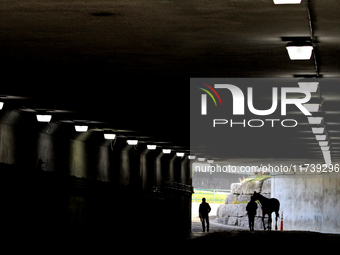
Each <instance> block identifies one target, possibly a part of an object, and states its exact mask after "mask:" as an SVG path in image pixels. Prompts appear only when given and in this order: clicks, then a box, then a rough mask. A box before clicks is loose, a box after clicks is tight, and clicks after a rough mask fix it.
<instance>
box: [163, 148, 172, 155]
mask: <svg viewBox="0 0 340 255" xmlns="http://www.w3.org/2000/svg"><path fill="white" fill-rule="evenodd" d="M162 152H163V153H164V154H170V153H171V149H163V150H162Z"/></svg>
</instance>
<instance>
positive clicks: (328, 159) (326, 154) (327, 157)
mask: <svg viewBox="0 0 340 255" xmlns="http://www.w3.org/2000/svg"><path fill="white" fill-rule="evenodd" d="M322 154H323V158H324V160H325V163H326V164H327V165H330V164H332V158H331V152H330V151H322Z"/></svg>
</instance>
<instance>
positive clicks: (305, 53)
mask: <svg viewBox="0 0 340 255" xmlns="http://www.w3.org/2000/svg"><path fill="white" fill-rule="evenodd" d="M286 49H287V51H288V55H289V58H290V59H291V60H308V59H310V57H311V56H312V51H313V46H311V45H302V46H295V45H293V44H292V43H288V44H287V46H286Z"/></svg>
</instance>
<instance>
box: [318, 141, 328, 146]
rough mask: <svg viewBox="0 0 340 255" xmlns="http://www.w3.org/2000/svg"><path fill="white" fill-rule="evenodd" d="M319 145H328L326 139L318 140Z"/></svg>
mask: <svg viewBox="0 0 340 255" xmlns="http://www.w3.org/2000/svg"><path fill="white" fill-rule="evenodd" d="M319 145H320V146H327V145H328V141H321V142H319Z"/></svg>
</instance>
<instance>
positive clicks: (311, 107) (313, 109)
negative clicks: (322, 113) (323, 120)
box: [303, 104, 320, 112]
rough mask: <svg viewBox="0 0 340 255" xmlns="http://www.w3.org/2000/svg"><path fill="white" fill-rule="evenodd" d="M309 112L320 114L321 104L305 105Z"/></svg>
mask: <svg viewBox="0 0 340 255" xmlns="http://www.w3.org/2000/svg"><path fill="white" fill-rule="evenodd" d="M303 106H304V107H306V109H307V110H308V111H309V112H318V111H319V108H320V104H303Z"/></svg>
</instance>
